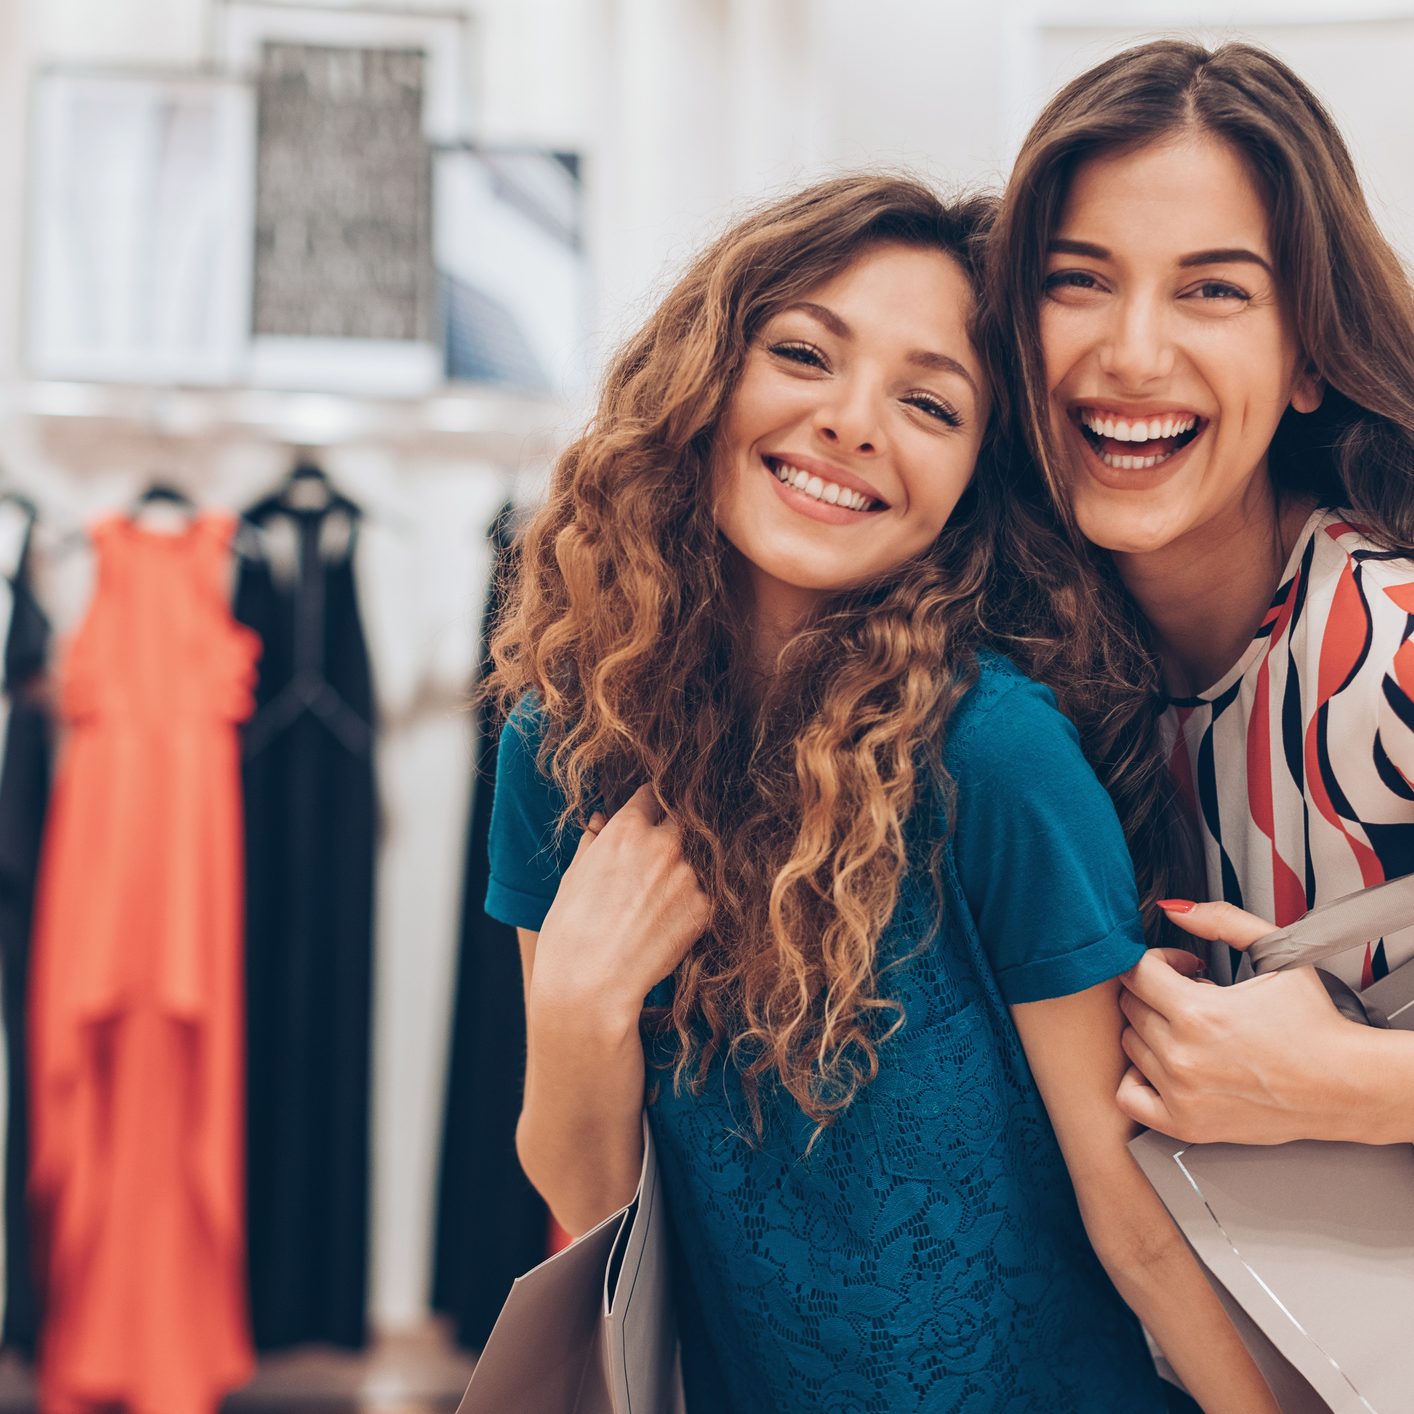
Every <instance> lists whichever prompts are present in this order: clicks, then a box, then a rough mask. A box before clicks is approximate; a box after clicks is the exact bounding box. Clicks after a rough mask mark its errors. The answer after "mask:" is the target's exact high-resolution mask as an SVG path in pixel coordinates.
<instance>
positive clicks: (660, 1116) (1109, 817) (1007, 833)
mask: <svg viewBox="0 0 1414 1414" xmlns="http://www.w3.org/2000/svg"><path fill="white" fill-rule="evenodd" d="M537 746H538V735H537V728H536V717H535V714H534V712H533V710H527V709H524V708H523V709H522V710H521V711H520V712H519V713H517V715H516V716H515V717H514V718H513V719H512V721H511V723H510V724H508V726H507V728H506V730H505V733H504V734H503V736H502V741H501V753H500V767H499V774H498V777H497V785H496V799H495V809H494V815H493V821H492V829H491V885H490V888H489V891H488V894H487V900H486V908H487V911H488V912H489V913H491V914H492V915H493V916H494V917H496V918H499V919H501V920H502V921H504V922H506V923H509V924H512V925H514V926H516V927H521V928H529V929H537V928H539V927H540V925H541V923H542V922H543V921H544V917H545V913H546V911H547V909H548V907H549V904H550V902H551V900H552V898H553V897H554V893H555V889H556V886H557V884H558V881H559V877H560V874H561V872H562V869H563V868H564V867H565V865H566V863H567V858H568V854H569V852H570V851H572V849H573V846H574V843H575V841H574V840H573V839H570V840H566V841H565V842H564V845H563V848H562V850H561V851H560V852H558V853H557V851H556V849H555V847H554V843H553V838H552V835H553V824H554V822H555V820H556V819H557V818H558V814H559V806H560V797H559V796H558V795H557V793H556V792H555V791H554V789H553V788H552V786H551V785H550V783H549V782H548V781H547V780H546V779H545V778H544V777H543V776H542V775H541V773H540V772H539V771H538V769H537V767H536V762H535V758H536V750H537ZM946 760H947V765H948V769H949V772H950V773H951V774H952V776H953V779H954V780H955V782H956V784H957V792H958V794H957V811H956V818H957V827H956V831H955V833H954V835H953V837H952V838H951V840H950V841H949V843H948V845H947V847H946V850H945V853H944V859H943V868H944V882H945V916H944V927H943V929H942V931H941V933H940V934H939V935H938V937H937V938H936V939H935V941H934V942H933V943H932V945H930V946H929V947H928V948H926V949H925V950H924V951H922V952H921V953H919V954H918V955H917V956H915V957H912V958H909V959H908V960H906V961H904V962H902V963H901V964H900V965H899V966H897V967H895V968H893V969H891V970H889V971H887V973H885V974H884V975H885V976H886V978H887V982H886V984H885V985H886V988H887V992H888V994H889V995H891V996H893V997H895V998H897V999H898V1000H899V1001H901V1002H902V1003H903V1005H904V1008H905V1011H906V1017H907V1020H906V1023H905V1025H904V1026H903V1028H902V1029H901V1030H900V1031H899V1032H898V1033H896V1034H895V1035H894V1036H893V1037H892V1038H891V1039H890V1040H889V1041H887V1042H886V1043H885V1044H884V1045H883V1046H882V1047H881V1049H880V1053H879V1060H880V1066H881V1069H880V1073H879V1075H878V1078H877V1079H876V1080H875V1081H874V1082H873V1083H872V1084H871V1085H869V1086H868V1087H866V1088H865V1089H864V1090H862V1091H861V1092H860V1093H859V1095H858V1096H857V1097H856V1099H855V1100H854V1101H853V1103H852V1104H851V1105H850V1107H849V1109H848V1110H847V1111H846V1112H845V1114H844V1115H843V1116H842V1117H841V1118H840V1119H839V1120H838V1121H837V1122H836V1123H835V1124H834V1125H833V1126H831V1127H830V1128H829V1129H827V1130H826V1131H825V1132H824V1134H823V1135H822V1136H821V1138H820V1139H819V1140H818V1141H817V1142H816V1144H815V1146H814V1148H813V1149H812V1150H811V1152H810V1153H809V1155H808V1156H807V1155H806V1153H805V1150H806V1145H807V1143H808V1141H809V1138H810V1135H811V1133H812V1131H813V1124H812V1123H811V1122H810V1121H809V1120H808V1119H807V1118H806V1117H805V1116H804V1115H802V1114H801V1112H800V1110H799V1109H798V1108H797V1107H796V1105H795V1103H794V1101H793V1100H791V1099H790V1097H789V1096H788V1095H787V1094H785V1093H784V1091H782V1090H780V1089H775V1090H769V1089H768V1090H767V1091H766V1093H765V1095H764V1109H765V1133H764V1137H763V1138H762V1139H761V1140H759V1141H754V1140H753V1136H752V1131H751V1124H750V1120H749V1116H748V1112H747V1109H746V1106H745V1104H744V1102H743V1099H742V1094H741V1088H740V1084H739V1082H738V1079H737V1077H736V1075H735V1072H734V1071H733V1070H732V1069H731V1068H730V1067H727V1066H724V1065H723V1064H722V1063H721V1062H720V1061H718V1063H717V1064H716V1066H715V1067H714V1069H713V1071H712V1072H711V1075H710V1078H709V1080H708V1083H707V1085H706V1087H705V1089H704V1091H703V1093H701V1094H700V1095H692V1094H690V1093H688V1092H687V1091H686V1090H685V1089H684V1090H683V1091H682V1092H681V1093H674V1088H673V1085H672V1081H671V1078H670V1076H667V1075H666V1072H665V1071H664V1069H663V1062H664V1060H665V1057H664V1056H663V1055H661V1054H657V1053H656V1050H655V1047H654V1046H653V1045H652V1044H650V1045H649V1048H648V1053H647V1055H646V1060H647V1062H648V1067H649V1071H648V1073H649V1082H650V1090H651V1091H652V1092H653V1094H654V1101H653V1103H652V1105H651V1106H650V1107H649V1120H650V1123H651V1124H652V1126H653V1134H654V1140H655V1143H656V1145H657V1148H658V1153H659V1159H660V1163H661V1165H662V1171H663V1176H664V1181H665V1186H666V1191H667V1195H668V1200H669V1207H670V1209H671V1211H672V1214H673V1224H674V1230H675V1236H676V1239H677V1242H678V1245H679V1258H680V1261H679V1266H680V1269H681V1272H682V1274H683V1276H684V1277H685V1280H684V1281H683V1283H682V1286H683V1290H682V1292H681V1297H680V1306H681V1311H680V1324H681V1328H682V1337H683V1368H684V1377H685V1381H686V1385H687V1392H688V1405H689V1409H690V1410H692V1411H693V1414H757V1411H761V1414H865V1411H868V1414H876V1412H877V1414H909V1411H928V1414H943V1412H944V1411H948V1412H949V1414H1000V1411H1004V1410H1005V1411H1008V1414H1023V1411H1025V1414H1040V1412H1041V1411H1045V1414H1069V1411H1074V1414H1110V1411H1113V1414H1121V1411H1122V1414H1146V1411H1160V1410H1162V1409H1163V1408H1164V1401H1163V1398H1162V1395H1161V1393H1160V1385H1159V1383H1158V1379H1157V1376H1156V1375H1155V1373H1154V1370H1153V1366H1152V1362H1151V1360H1150V1358H1149V1355H1148V1353H1147V1351H1146V1349H1145V1345H1144V1341H1143V1337H1142V1334H1141V1332H1140V1328H1139V1325H1138V1322H1137V1321H1136V1320H1135V1319H1134V1317H1133V1316H1132V1315H1131V1314H1130V1312H1129V1311H1128V1309H1127V1308H1126V1307H1125V1306H1124V1304H1123V1303H1122V1302H1121V1300H1120V1298H1119V1297H1118V1295H1117V1294H1116V1292H1115V1290H1114V1288H1113V1287H1112V1286H1111V1284H1110V1282H1109V1280H1108V1278H1107V1276H1106V1274H1105V1272H1104V1270H1103V1268H1102V1267H1101V1266H1100V1264H1099V1262H1098V1261H1097V1260H1096V1258H1095V1256H1094V1254H1093V1253H1092V1251H1091V1249H1090V1246H1089V1243H1088V1242H1087V1240H1086V1237H1085V1232H1084V1230H1083V1228H1082V1226H1081V1222H1080V1215H1079V1212H1078V1210H1077V1208H1076V1203H1075V1197H1074V1192H1073V1190H1072V1188H1071V1185H1070V1180H1069V1177H1068V1175H1067V1173H1066V1169H1065V1164H1064V1162H1063V1160H1062V1158H1061V1155H1060V1151H1059V1148H1058V1146H1057V1144H1056V1140H1055V1136H1054V1134H1053V1132H1052V1130H1051V1127H1050V1123H1049V1121H1048V1119H1047V1117H1046V1111H1045V1108H1044V1106H1043V1105H1042V1102H1041V1098H1040V1095H1039V1093H1038V1092H1037V1089H1036V1085H1035V1082H1034V1080H1033V1078H1032V1076H1031V1072H1030V1070H1029V1068H1028V1066H1027V1063H1026V1056H1025V1054H1024V1052H1023V1051H1022V1048H1021V1044H1020V1042H1019V1040H1018V1038H1017V1034H1016V1031H1015V1029H1014V1027H1013V1026H1012V1022H1011V1018H1010V1014H1009V1012H1008V1007H1009V1006H1010V1005H1012V1004H1014V1003H1018V1002H1029V1001H1037V1000H1041V999H1044V998H1047V997H1057V996H1064V995H1068V994H1070V993H1073V992H1077V991H1080V990H1082V989H1084V988H1086V987H1091V986H1094V985H1096V984H1097V983H1100V982H1103V981H1105V980H1107V979H1108V978H1111V977H1113V976H1115V975H1116V974H1117V973H1119V972H1121V971H1123V970H1124V969H1125V968H1127V967H1129V966H1131V965H1132V964H1133V963H1134V962H1135V960H1136V959H1137V958H1138V957H1139V955H1140V952H1141V950H1142V946H1143V945H1142V942H1141V938H1140V929H1139V923H1138V909H1137V902H1136V898H1135V889H1134V881H1133V876H1132V873H1131V869H1130V863H1129V857H1128V854H1127V852H1126V849H1125V843H1124V839H1123V836H1122V834H1121V831H1120V828H1119V824H1118V821H1117V820H1116V818H1115V815H1114V811H1113V809H1112V807H1111V805H1110V801H1109V798H1108V796H1107V795H1106V794H1105V792H1104V790H1103V789H1102V788H1101V786H1100V785H1099V783H1098V782H1097V781H1096V779H1095V777H1094V775H1093V774H1092V773H1091V771H1090V769H1089V767H1088V766H1087V764H1086V763H1085V760H1084V758H1083V757H1082V755H1081V753H1080V749H1079V744H1078V741H1077V737H1076V733H1075V730H1074V728H1073V727H1072V726H1071V725H1070V723H1069V722H1068V721H1066V719H1065V718H1064V717H1063V716H1062V715H1061V714H1060V712H1059V711H1057V709H1056V707H1055V704H1054V699H1053V698H1052V696H1051V694H1050V693H1049V692H1048V691H1047V690H1046V689H1044V688H1042V687H1039V686H1038V685H1036V684H1035V683H1032V682H1031V681H1029V680H1028V679H1026V678H1025V677H1023V676H1022V675H1021V674H1020V673H1018V672H1017V671H1016V669H1015V668H1013V667H1012V666H1011V664H1009V663H1007V662H1006V661H1005V660H1003V659H997V658H988V659H985V660H984V661H983V664H982V670H981V673H980V676H979V680H978V682H977V685H976V686H975V687H974V688H973V690H972V691H971V692H970V693H969V694H968V696H967V697H966V699H965V700H964V701H963V703H962V704H961V705H960V706H959V708H958V710H957V712H956V713H955V714H954V717H953V723H952V727H951V729H950V732H949V739H948V743H947V749H946ZM944 828H945V822H944V821H943V820H942V819H941V818H939V817H938V813H937V812H936V811H934V810H931V809H920V810H919V811H917V812H915V818H914V819H913V820H912V821H911V822H910V826H909V832H910V858H912V859H916V860H917V861H919V867H918V868H917V870H915V871H913V872H911V873H910V874H909V875H907V876H906V877H905V879H904V882H903V886H902V890H901V894H900V899H899V904H898V907H897V909H896V911H895V915H894V917H893V919H892V921H891V922H890V924H889V926H888V928H887V930H886V932H885V935H884V937H883V939H882V940H881V945H880V961H881V963H882V964H884V965H887V964H889V963H890V962H893V961H896V960H897V959H899V958H902V957H904V956H905V955H906V954H907V953H909V952H910V951H911V950H912V949H914V948H915V946H916V944H917V942H918V940H919V939H920V938H922V937H923V936H924V935H925V934H926V933H927V932H928V929H929V924H930V922H931V920H932V918H933V917H934V916H935V914H936V902H935V893H934V890H933V887H932V885H931V883H930V881H929V880H928V878H927V874H926V860H927V858H928V852H929V846H930V843H931V842H932V841H933V840H934V839H935V838H936V835H937V832H939V831H941V830H943V829H944ZM655 999H656V998H655Z"/></svg>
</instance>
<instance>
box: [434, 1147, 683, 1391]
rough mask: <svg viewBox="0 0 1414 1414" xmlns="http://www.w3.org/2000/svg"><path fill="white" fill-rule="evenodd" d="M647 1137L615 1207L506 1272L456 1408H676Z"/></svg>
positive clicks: (661, 1235)
mask: <svg viewBox="0 0 1414 1414" xmlns="http://www.w3.org/2000/svg"><path fill="white" fill-rule="evenodd" d="M670 1249H671V1241H670V1234H669V1230H668V1213H667V1205H666V1202H665V1201H664V1196H663V1189H662V1180H661V1178H660V1176H659V1173H658V1160H657V1155H656V1154H655V1153H654V1150H653V1137H652V1134H651V1132H650V1131H649V1128H648V1125H647V1123H646V1122H645V1124H644V1126H643V1169H642V1172H641V1174H640V1176H639V1182H638V1192H637V1193H636V1194H635V1195H634V1197H633V1200H632V1202H630V1203H629V1204H628V1206H627V1207H625V1208H621V1209H620V1210H619V1211H618V1212H617V1213H615V1214H613V1216H611V1217H608V1218H606V1219H605V1220H604V1221H603V1222H602V1223H600V1224H599V1226H598V1227H596V1228H594V1229H593V1230H592V1231H590V1232H587V1233H585V1234H584V1236H583V1237H580V1238H577V1239H576V1240H575V1241H574V1242H573V1243H571V1244H570V1246H569V1247H567V1248H565V1250H564V1251H563V1252H559V1253H557V1254H556V1255H555V1256H553V1257H551V1258H550V1259H549V1260H548V1261H545V1262H542V1263H541V1264H540V1265H539V1266H538V1267H536V1268H535V1269H534V1270H533V1271H530V1272H527V1273H526V1275H525V1276H523V1277H520V1278H518V1279H517V1280H516V1283H515V1285H514V1286H513V1287H512V1288H511V1294H510V1295H509V1296H508V1297H507V1298H506V1304H505V1305H504V1306H503V1307H502V1308H501V1314H500V1316H499V1317H497V1320H496V1325H495V1327H494V1329H493V1330H492V1332H491V1335H490V1337H489V1339H488V1340H487V1342H486V1347H485V1349H484V1350H483V1351H482V1352H481V1356H480V1358H479V1359H478V1360H477V1362H476V1368H475V1370H474V1371H473V1372H472V1376H471V1383H470V1384H469V1385H468V1386H467V1391H466V1394H465V1395H464V1396H463V1398H462V1402H461V1404H460V1405H459V1406H458V1407H457V1414H512V1411H514V1414H682V1411H683V1410H684V1409H685V1407H686V1406H685V1403H684V1400H683V1393H682V1376H681V1372H680V1369H679V1364H678V1353H677V1316H676V1312H675V1309H674V1305H673V1293H672V1280H671V1277H672V1273H671V1266H670V1261H671V1258H670Z"/></svg>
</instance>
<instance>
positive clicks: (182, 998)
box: [30, 514, 259, 1414]
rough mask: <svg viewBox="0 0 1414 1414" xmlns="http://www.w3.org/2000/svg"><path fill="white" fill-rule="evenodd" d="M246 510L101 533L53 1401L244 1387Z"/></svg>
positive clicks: (57, 795)
mask: <svg viewBox="0 0 1414 1414" xmlns="http://www.w3.org/2000/svg"><path fill="white" fill-rule="evenodd" d="M234 525H235V522H234V520H233V518H232V517H230V516H228V515H225V514H203V515H199V516H196V517H194V518H193V519H192V521H191V522H190V523H189V525H188V526H187V527H186V528H185V529H184V530H182V531H180V532H179V533H177V534H165V533H162V532H160V531H156V530H153V529H151V528H149V527H145V526H143V525H141V524H139V523H136V522H134V521H132V520H130V519H128V518H126V517H115V518H113V519H110V520H107V521H105V522H103V523H101V524H100V525H99V526H98V527H97V528H96V529H95V531H94V543H95V547H96V552H97V561H98V576H97V584H96V588H95V590H94V595H93V600H92V603H91V605H90V607H89V611H88V615H87V618H86V619H85V621H84V623H83V624H82V626H81V627H80V629H79V630H78V633H77V635H76V636H75V638H74V639H73V642H72V644H71V646H70V648H69V651H68V654H67V656H66V658H65V661H64V662H63V664H62V666H61V675H60V683H59V708H60V712H61V715H62V717H63V718H64V720H65V722H66V724H67V726H68V728H69V731H68V736H67V739H66V740H65V742H64V744H63V747H62V750H61V754H60V760H59V764H58V770H57V774H56V780H55V785H54V796H53V804H52V807H51V812H50V816H49V825H48V829H47V833H46V837H45V849H44V858H43V863H42V866H41V875H40V883H39V898H38V905H37V918H36V929H35V942H34V962H33V968H34V970H33V978H32V982H31V994H30V995H31V1001H30V1006H31V1017H30V1047H31V1071H30V1081H31V1095H32V1108H31V1114H32V1116H33V1136H34V1142H33V1151H32V1166H31V1171H30V1195H31V1202H32V1207H33V1212H34V1218H35V1232H36V1241H37V1246H38V1251H37V1253H36V1271H37V1274H38V1278H39V1283H40V1286H41V1290H42V1297H43V1301H44V1311H45V1314H44V1327H43V1330H42V1333H41V1339H40V1354H39V1383H40V1398H41V1405H42V1408H43V1410H44V1411H45V1414H86V1412H87V1411H97V1410H100V1409H102V1410H109V1409H118V1410H124V1411H133V1414H211V1411H214V1410H215V1408H216V1405H217V1403H218V1402H219V1400H220V1398H221V1396H222V1395H223V1394H224V1393H225V1392H226V1391H227V1390H229V1389H231V1388H233V1387H234V1386H236V1385H238V1384H240V1383H242V1382H243V1381H244V1380H245V1379H247V1378H248V1376H249V1374H250V1371H251V1367H252V1357H251V1349H250V1337H249V1330H248V1319H247V1313H246V1299H245V1257H244V1197H243V1192H242V1181H243V1180H242V1172H243V1160H242V1122H243V1094H242V1075H243V1073H244V1061H243V1039H242V1038H243V1002H242V952H241V947H242V944H241V939H242V917H241V909H242V828H241V799H240V746H239V735H238V724H239V723H240V722H241V721H243V720H244V719H245V718H246V716H248V715H249V713H250V710H251V703H252V698H251V690H252V685H253V681H254V667H255V661H256V658H257V657H258V655H259V642H258V640H257V639H256V637H255V635H254V634H253V633H251V632H250V630H249V629H246V628H244V627H242V626H241V625H239V624H237V623H236V622H235V621H234V619H233V618H232V617H231V613H230V609H229V579H230V553H231V537H232V535H233V533H234Z"/></svg>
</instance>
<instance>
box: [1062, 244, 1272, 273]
mask: <svg viewBox="0 0 1414 1414" xmlns="http://www.w3.org/2000/svg"><path fill="white" fill-rule="evenodd" d="M1050 253H1051V254H1052V255H1083V256H1088V257H1089V258H1090V259H1091V260H1112V259H1113V258H1114V255H1113V252H1111V251H1108V250H1106V249H1105V248H1104V246H1102V245H1095V244H1094V243H1093V242H1091V241H1072V240H1068V239H1066V238H1065V237H1062V236H1058V237H1056V239H1055V240H1053V241H1052V242H1051V244H1050ZM1178 265H1179V268H1180V269H1181V270H1192V269H1194V268H1195V267H1196V266H1200V265H1259V266H1261V268H1262V269H1263V270H1265V271H1266V272H1267V274H1268V275H1270V276H1271V277H1272V278H1273V279H1276V271H1275V270H1273V269H1272V267H1271V266H1270V265H1269V264H1268V263H1267V261H1265V260H1263V259H1262V257H1261V256H1260V255H1258V254H1257V253H1256V251H1252V250H1247V249H1246V248H1245V247H1243V246H1225V247H1222V248H1220V249H1216V250H1195V251H1194V252H1193V253H1192V254H1191V255H1181V256H1179V258H1178Z"/></svg>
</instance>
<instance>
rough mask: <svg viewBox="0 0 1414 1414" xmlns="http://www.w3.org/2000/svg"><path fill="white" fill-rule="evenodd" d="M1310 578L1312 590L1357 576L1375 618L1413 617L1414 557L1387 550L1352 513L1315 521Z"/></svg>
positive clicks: (1323, 515) (1332, 514) (1326, 513)
mask: <svg viewBox="0 0 1414 1414" xmlns="http://www.w3.org/2000/svg"><path fill="white" fill-rule="evenodd" d="M1307 574H1308V577H1309V580H1310V586H1311V588H1313V589H1319V588H1321V587H1325V586H1332V587H1333V586H1335V585H1336V584H1337V583H1338V582H1339V581H1341V580H1344V579H1350V578H1352V577H1354V576H1355V575H1356V574H1358V576H1359V579H1360V582H1361V586H1362V588H1363V589H1364V591H1365V594H1366V598H1367V602H1368V604H1369V606H1370V610H1371V612H1372V613H1392V614H1398V615H1400V616H1401V617H1404V616H1407V615H1408V614H1410V613H1411V612H1414V558H1411V557H1410V556H1409V555H1408V554H1406V553H1405V552H1404V551H1402V550H1386V549H1383V548H1382V547H1381V546H1380V545H1378V544H1377V543H1375V542H1374V541H1373V540H1371V538H1370V536H1369V534H1368V532H1367V531H1366V530H1365V528H1364V527H1363V526H1362V525H1361V524H1360V523H1359V519H1358V517H1356V516H1355V514H1354V513H1353V512H1351V511H1345V510H1326V511H1323V512H1321V514H1320V516H1319V518H1318V519H1316V521H1315V523H1314V525H1313V528H1312V534H1311V544H1310V549H1309V555H1308V566H1307Z"/></svg>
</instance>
